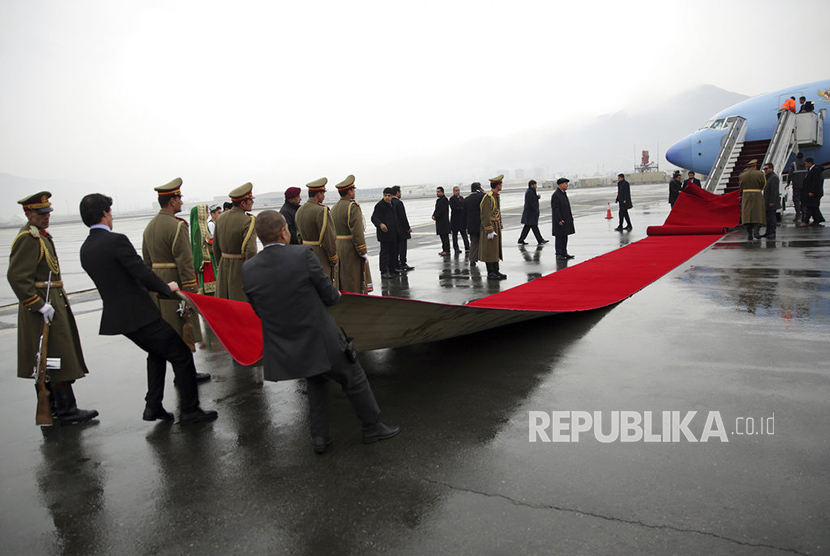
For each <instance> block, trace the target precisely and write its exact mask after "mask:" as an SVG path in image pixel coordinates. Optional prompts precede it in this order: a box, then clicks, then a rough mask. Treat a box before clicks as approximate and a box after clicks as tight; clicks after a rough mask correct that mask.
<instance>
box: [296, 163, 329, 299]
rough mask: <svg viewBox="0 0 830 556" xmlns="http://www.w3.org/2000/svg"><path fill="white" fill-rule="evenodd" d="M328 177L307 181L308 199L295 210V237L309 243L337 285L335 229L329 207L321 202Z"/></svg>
mask: <svg viewBox="0 0 830 556" xmlns="http://www.w3.org/2000/svg"><path fill="white" fill-rule="evenodd" d="M328 182H329V180H328V178H320V179H319V180H315V181H313V182H311V183H307V184H306V187H307V188H308V201H306V202H305V204H304V205H303V206H301V207H300V208H299V210H297V218H296V225H297V237H298V238H299V240H300V242H301V243H302V244H303V245H310V246H311V249H312V251H314V254H315V255H317V259H318V260H319V261H320V264H321V265H322V266H323V270H325V271H326V274H327V275H328V276H330V277H331V279H332V282H334V287H337V231H336V228H335V226H334V222H332V220H331V214H329V209H328V207H326V206H325V205H324V204H323V199H325V198H326V184H327V183H328Z"/></svg>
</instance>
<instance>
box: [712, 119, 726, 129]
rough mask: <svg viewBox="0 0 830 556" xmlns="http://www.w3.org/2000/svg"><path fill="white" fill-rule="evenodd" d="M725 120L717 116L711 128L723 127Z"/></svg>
mask: <svg viewBox="0 0 830 556" xmlns="http://www.w3.org/2000/svg"><path fill="white" fill-rule="evenodd" d="M724 122H725V120H724V119H723V118H718V119H717V120H715V123H713V124H712V129H723V127H724V125H723V124H724Z"/></svg>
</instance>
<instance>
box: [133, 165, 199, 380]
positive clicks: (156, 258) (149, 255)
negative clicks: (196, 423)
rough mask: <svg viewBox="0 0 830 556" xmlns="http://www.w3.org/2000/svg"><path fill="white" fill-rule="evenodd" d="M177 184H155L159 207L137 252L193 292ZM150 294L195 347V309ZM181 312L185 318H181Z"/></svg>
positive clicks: (195, 285)
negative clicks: (179, 214)
mask: <svg viewBox="0 0 830 556" xmlns="http://www.w3.org/2000/svg"><path fill="white" fill-rule="evenodd" d="M181 186H182V179H181V178H176V179H174V180H173V181H171V182H170V183H168V184H165V185H160V186H158V187H156V188H155V191H156V192H157V193H158V201H159V206H160V207H161V210H160V211H159V213H158V214H157V215H156V216H154V217H153V219H152V220H150V222H149V223H148V224H147V227H146V228H144V240H143V243H142V246H141V252H142V254H143V259H144V264H145V265H147V268H149V269H150V270H152V271H153V272H154V273H155V274H156V275H157V276H158V277H159V278H161V279H162V280H164V283H165V284H169V283H170V282H176V283H177V284H178V285H179V289H181V290H182V291H186V292H193V293H197V292H198V291H199V282H198V280H197V279H196V270H195V268H194V267H193V251H192V247H191V239H190V228H189V227H188V225H187V221H186V220H185V219H183V218H179V217H177V216H176V214H178V213H179V212H181V210H182V204H183V203H182V191H181ZM150 296H151V297H152V298H153V303H155V305H156V307H158V309H159V312H160V313H161V318H163V319H164V320H165V322H167V324H169V325H170V326H171V327H172V328H173V330H175V331H176V333H177V334H178V335H179V336H180V337H181V338H182V339H183V340H184V341H185V344H187V345H188V347H190V350H191V351H196V348H195V343H196V342H201V341H202V329H201V325H200V323H199V315H198V314H197V313H196V311H195V310H193V309H192V308H190V307H188V306H187V304H186V303H185V302H184V301H181V300H177V299H169V298H162V297H160V296H159V295H158V294H157V293H156V292H150ZM185 315H186V316H187V318H186V319H185V318H183V317H184V316H185ZM185 324H189V325H190V326H188V327H187V330H188V333H187V334H185V332H184V331H185ZM196 380H197V381H205V380H210V375H209V374H207V373H196Z"/></svg>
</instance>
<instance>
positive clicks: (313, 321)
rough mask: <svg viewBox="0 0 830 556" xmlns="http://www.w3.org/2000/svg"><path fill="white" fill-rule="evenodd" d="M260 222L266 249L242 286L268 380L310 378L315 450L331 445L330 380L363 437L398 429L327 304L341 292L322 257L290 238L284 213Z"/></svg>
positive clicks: (265, 215) (247, 269) (245, 272)
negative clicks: (387, 420)
mask: <svg viewBox="0 0 830 556" xmlns="http://www.w3.org/2000/svg"><path fill="white" fill-rule="evenodd" d="M390 206H391V205H390ZM255 229H256V234H257V237H259V240H260V241H261V242H262V245H263V249H262V251H260V252H259V253H257V254H256V256H255V257H253V258H252V259H250V260H249V261H246V262H245V264H244V265H243V266H242V289H243V290H244V291H245V294H246V295H247V296H248V301H249V302H250V303H251V306H252V307H253V308H254V312H256V314H257V315H258V316H259V318H260V319H261V320H262V340H263V363H264V365H265V380H271V381H278V380H290V379H294V378H305V379H306V380H307V381H308V405H309V417H310V421H311V436H312V439H313V443H314V451H315V452H317V453H318V454H322V453H324V452H325V451H326V449H327V448H328V446H329V445H330V444H331V436H330V435H329V410H328V383H329V380H335V381H337V382H338V383H339V384H340V385H341V386H342V388H343V391H344V392H345V393H346V395H347V396H348V398H349V401H350V402H351V403H352V406H353V407H354V410H355V413H356V414H357V417H358V419H360V422H361V423H362V424H363V442H364V444H371V443H374V442H377V441H378V440H384V439H387V438H391V437H393V436H395V435H396V434H398V432H400V429H399V428H398V427H389V426H387V425H384V424H383V423H382V422H381V420H380V408H379V407H378V404H377V401H376V400H375V395H374V394H373V393H372V388H371V386H369V381H368V379H367V378H366V373H365V372H364V371H363V367H361V366H360V363H359V362H358V361H357V359H356V358H354V359H353V360H350V357H349V356H348V354H347V352H346V350H347V342H346V340H345V339H344V338H343V336H342V335H341V334H340V332H338V330H337V324H335V322H334V318H332V316H331V315H330V314H329V312H328V309H327V307H329V306H331V305H334V304H335V303H337V301H338V300H339V299H340V292H338V291H337V289H336V288H335V287H334V285H333V284H332V281H331V278H330V277H329V276H327V275H326V273H325V272H323V267H322V266H321V265H320V261H319V260H317V257H316V256H315V255H314V253H313V252H312V251H311V249H310V248H309V247H308V246H301V245H289V243H290V240H291V236H290V234H289V232H288V227H287V226H286V223H285V218H284V217H283V216H282V215H281V214H280V213H278V212H276V211H272V210H266V211H263V212H261V213H260V214H258V215H257V219H256V228H255ZM353 354H354V353H353V352H352V355H353Z"/></svg>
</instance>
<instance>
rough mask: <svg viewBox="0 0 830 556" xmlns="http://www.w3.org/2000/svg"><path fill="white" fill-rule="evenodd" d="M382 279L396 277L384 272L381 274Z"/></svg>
mask: <svg viewBox="0 0 830 556" xmlns="http://www.w3.org/2000/svg"><path fill="white" fill-rule="evenodd" d="M380 277H381V278H394V277H395V276H394V275H392V274H389V273H388V272H382V273H381V274H380Z"/></svg>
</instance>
